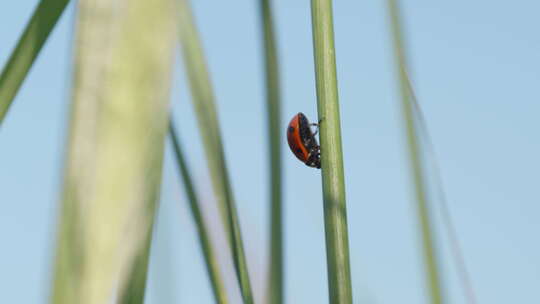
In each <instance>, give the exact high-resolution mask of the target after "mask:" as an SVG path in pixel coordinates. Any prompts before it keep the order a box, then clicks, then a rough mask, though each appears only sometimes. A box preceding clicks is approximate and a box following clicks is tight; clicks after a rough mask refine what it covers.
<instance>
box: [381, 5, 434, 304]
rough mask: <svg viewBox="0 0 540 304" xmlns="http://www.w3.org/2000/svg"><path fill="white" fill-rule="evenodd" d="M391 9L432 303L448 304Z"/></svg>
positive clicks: (397, 21)
mask: <svg viewBox="0 0 540 304" xmlns="http://www.w3.org/2000/svg"><path fill="white" fill-rule="evenodd" d="M388 8H389V15H390V21H391V29H392V37H393V43H394V53H395V58H396V64H397V72H398V78H399V88H400V92H401V112H402V115H403V123H404V129H405V132H406V138H407V149H408V154H409V162H410V166H411V177H412V180H413V182H414V194H415V198H416V203H417V208H416V209H417V212H418V221H419V227H420V234H421V240H422V248H423V252H424V262H425V269H426V280H427V282H428V290H429V295H430V302H431V303H433V304H442V303H444V302H445V301H444V297H443V290H442V286H441V281H440V268H439V265H438V261H437V256H436V248H435V241H434V235H433V233H432V231H433V228H432V216H431V214H430V210H429V207H428V202H427V200H428V199H427V196H428V194H427V188H426V187H427V186H426V182H427V181H426V177H425V175H424V174H425V173H424V170H423V164H422V160H421V159H420V153H421V150H420V147H419V138H418V133H417V130H416V126H415V117H414V113H413V105H412V103H411V95H410V93H411V91H410V90H409V85H408V77H407V62H406V58H405V52H404V50H403V38H402V37H403V34H402V32H401V21H400V16H399V8H398V6H397V4H396V2H395V0H388Z"/></svg>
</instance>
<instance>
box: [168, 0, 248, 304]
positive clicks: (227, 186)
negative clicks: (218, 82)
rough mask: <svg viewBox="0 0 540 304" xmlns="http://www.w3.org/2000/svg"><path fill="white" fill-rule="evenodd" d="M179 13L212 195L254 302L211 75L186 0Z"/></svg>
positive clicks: (241, 279)
mask: <svg viewBox="0 0 540 304" xmlns="http://www.w3.org/2000/svg"><path fill="white" fill-rule="evenodd" d="M178 4H179V10H178V11H179V15H180V41H181V44H182V50H183V52H182V54H183V57H184V65H185V67H186V71H187V75H188V79H189V85H190V90H191V95H192V96H193V98H192V100H193V105H194V107H195V113H196V115H197V120H198V123H199V130H200V132H201V137H202V139H203V144H204V148H205V153H206V160H207V163H208V168H209V169H210V176H211V179H212V185H213V187H214V194H215V195H216V198H217V200H218V203H219V207H220V210H221V213H222V218H223V221H224V224H225V229H226V230H227V235H228V240H229V243H230V247H231V250H232V256H233V259H234V267H235V271H236V276H237V278H238V282H239V284H240V291H241V293H242V298H243V300H244V303H246V304H251V303H253V293H252V291H251V283H250V281H249V273H248V269H247V261H246V256H245V253H244V245H243V242H242V235H241V231H240V224H239V221H238V211H237V210H236V206H235V202H234V198H233V193H232V189H231V183H230V180H229V174H228V171H227V165H226V162H225V152H224V150H223V143H222V140H221V135H220V130H219V121H218V116H217V111H216V105H215V101H214V94H213V89H212V85H211V82H210V76H209V74H208V70H207V68H206V61H205V59H204V55H203V49H202V46H201V42H200V40H199V35H198V33H197V29H196V27H195V23H194V21H193V18H192V15H191V9H190V7H189V4H188V2H187V0H178Z"/></svg>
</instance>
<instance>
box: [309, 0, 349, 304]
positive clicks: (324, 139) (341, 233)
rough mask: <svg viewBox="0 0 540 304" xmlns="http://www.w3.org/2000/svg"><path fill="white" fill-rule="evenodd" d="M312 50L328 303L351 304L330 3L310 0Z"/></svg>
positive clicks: (329, 0)
mask: <svg viewBox="0 0 540 304" xmlns="http://www.w3.org/2000/svg"><path fill="white" fill-rule="evenodd" d="M311 15H312V24H313V48H314V53H315V76H316V82H317V108H318V112H319V120H320V121H321V123H320V129H319V130H320V140H321V170H322V183H323V196H324V222H325V232H326V260H327V267H328V284H329V295H330V303H339V304H349V303H352V287H351V270H350V262H349V239H348V232H347V210H346V204H345V179H344V173H343V152H342V148H341V126H340V123H341V122H340V117H339V115H340V114H339V101H338V88H337V77H336V58H335V48H334V26H333V17H332V1H331V0H312V1H311Z"/></svg>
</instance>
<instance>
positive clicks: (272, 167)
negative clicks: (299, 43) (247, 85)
mask: <svg viewBox="0 0 540 304" xmlns="http://www.w3.org/2000/svg"><path fill="white" fill-rule="evenodd" d="M259 7H260V14H261V22H262V32H263V50H264V66H265V76H266V111H267V113H268V117H267V121H268V154H269V160H270V162H269V164H268V167H269V170H268V172H270V176H269V181H270V255H269V256H270V263H269V285H268V303H269V304H280V303H283V297H284V296H283V293H284V291H283V288H284V287H283V285H284V283H283V280H284V276H285V275H284V269H283V207H282V188H283V186H282V180H281V177H282V170H281V168H282V165H281V144H282V142H281V132H282V128H281V127H282V126H281V100H280V85H279V64H278V58H277V47H276V38H275V34H274V21H273V18H272V15H273V14H272V7H271V3H270V0H260V2H259Z"/></svg>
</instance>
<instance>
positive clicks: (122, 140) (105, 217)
mask: <svg viewBox="0 0 540 304" xmlns="http://www.w3.org/2000/svg"><path fill="white" fill-rule="evenodd" d="M173 12H174V6H173V2H172V0H156V1H151V2H149V1H145V0H118V1H114V2H111V1H108V0H80V1H79V10H78V14H77V15H78V21H77V36H76V37H77V38H76V39H75V41H76V46H75V52H76V53H75V72H74V82H73V86H74V87H73V92H72V96H73V101H72V105H71V122H70V132H69V139H68V144H67V148H68V149H67V158H66V164H65V167H66V169H65V177H64V178H65V181H64V189H63V196H62V211H61V215H60V227H59V232H58V233H59V235H58V247H57V254H56V267H55V278H54V290H53V293H52V302H53V303H57V304H63V303H66V304H72V303H79V304H90V303H118V302H119V303H142V301H143V297H144V287H145V281H146V267H147V257H148V250H149V248H150V245H149V242H150V240H151V235H152V234H151V233H152V224H153V221H154V214H155V210H156V204H157V201H158V199H159V189H160V184H161V169H162V158H163V149H164V138H165V134H166V132H167V125H168V100H169V98H168V95H169V87H170V77H171V75H170V72H171V71H170V69H171V66H172V59H173V53H174V52H173V51H174V46H175V42H176V39H175V38H176V24H175V22H174V17H175V15H174V14H173ZM134 274H137V275H135V276H134ZM128 287H129V288H128ZM126 288H128V289H126ZM126 290H128V291H127V292H126Z"/></svg>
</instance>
